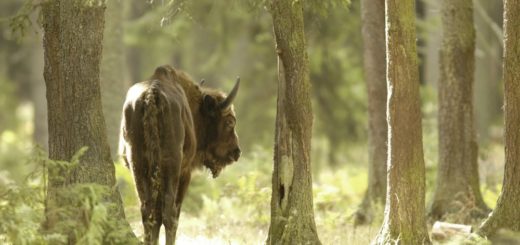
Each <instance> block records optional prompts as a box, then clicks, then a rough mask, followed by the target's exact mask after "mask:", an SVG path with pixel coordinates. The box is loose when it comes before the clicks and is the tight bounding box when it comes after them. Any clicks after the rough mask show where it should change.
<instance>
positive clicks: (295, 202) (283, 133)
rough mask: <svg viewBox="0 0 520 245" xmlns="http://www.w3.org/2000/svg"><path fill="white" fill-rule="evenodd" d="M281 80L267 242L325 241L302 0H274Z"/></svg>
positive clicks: (313, 242) (279, 80)
mask: <svg viewBox="0 0 520 245" xmlns="http://www.w3.org/2000/svg"><path fill="white" fill-rule="evenodd" d="M270 10H271V14H272V16H273V25H274V33H275V38H276V51H277V53H278V66H279V69H280V71H279V79H278V103H277V115H276V135H275V148H274V155H275V156H274V171H273V192H272V199H271V224H270V227H269V235H268V238H267V244H321V243H320V240H319V238H318V234H317V231H316V224H315V222H314V211H313V200H312V199H313V198H312V177H311V162H310V160H311V157H310V150H311V132H312V120H313V118H312V106H311V100H310V83H309V68H308V58H307V51H306V50H305V36H304V28H303V8H302V2H301V1H298V2H294V1H292V0H273V1H272V3H271V6H270Z"/></svg>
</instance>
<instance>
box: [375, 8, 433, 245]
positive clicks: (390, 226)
mask: <svg viewBox="0 0 520 245" xmlns="http://www.w3.org/2000/svg"><path fill="white" fill-rule="evenodd" d="M385 4H386V10H385V14H386V40H387V43H386V50H387V53H386V55H387V69H386V72H387V73H386V74H387V83H388V109H387V120H388V131H389V133H388V150H389V151H388V155H389V157H388V163H387V164H388V178H387V181H388V185H387V194H386V207H385V218H384V221H383V226H382V227H381V230H380V232H379V234H378V236H377V238H376V240H375V244H388V243H391V242H392V241H397V240H399V243H400V244H427V243H429V237H428V231H427V230H426V218H425V206H424V199H425V170H424V158H423V148H422V128H421V104H420V98H419V71H418V66H417V51H416V45H415V21H414V20H415V14H414V11H415V1H413V0H405V1H403V0H386V1H385Z"/></svg>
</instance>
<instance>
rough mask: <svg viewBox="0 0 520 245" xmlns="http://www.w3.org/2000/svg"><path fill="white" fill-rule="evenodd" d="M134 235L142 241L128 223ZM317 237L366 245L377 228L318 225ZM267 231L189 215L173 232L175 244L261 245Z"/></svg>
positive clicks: (137, 226) (134, 225)
mask: <svg viewBox="0 0 520 245" xmlns="http://www.w3.org/2000/svg"><path fill="white" fill-rule="evenodd" d="M131 225H132V228H133V229H134V232H135V234H136V235H137V236H138V237H140V238H141V239H142V236H143V228H142V225H141V222H140V221H134V222H132V224H131ZM317 228H318V234H319V236H320V240H321V241H322V243H323V244H345V245H348V244H369V243H370V242H371V241H372V239H373V238H374V237H375V235H376V234H377V232H378V229H379V227H377V226H376V225H372V226H360V227H354V226H352V225H350V224H347V225H343V226H338V227H335V228H334V229H329V228H328V227H325V226H323V225H318V227H317ZM267 229H268V227H266V228H265V229H258V228H257V227H251V226H243V225H242V226H240V225H234V224H232V223H228V222H226V220H222V221H221V225H220V226H215V225H208V224H204V223H202V222H201V221H200V218H197V217H193V216H190V215H184V214H182V215H181V220H180V225H179V229H178V230H177V241H176V244H181V245H184V244H197V245H198V244H208V245H209V244H211V245H230V244H232V245H235V244H237V245H238V244H240V245H241V244H244V245H245V244H247V245H249V244H251V245H255V244H259V245H260V244H265V240H266V238H267V232H268V230H267ZM164 237H165V236H164V228H161V234H160V244H164V242H165V241H164V239H165V238H164Z"/></svg>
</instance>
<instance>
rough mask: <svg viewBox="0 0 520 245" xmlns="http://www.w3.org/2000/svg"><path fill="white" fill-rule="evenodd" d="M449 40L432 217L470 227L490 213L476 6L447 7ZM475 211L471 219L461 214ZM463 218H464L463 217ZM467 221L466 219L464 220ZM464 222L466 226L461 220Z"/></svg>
mask: <svg viewBox="0 0 520 245" xmlns="http://www.w3.org/2000/svg"><path fill="white" fill-rule="evenodd" d="M442 27H443V37H442V45H441V51H440V67H441V71H440V74H441V77H440V80H439V117H438V122H439V167H438V172H437V187H436V190H435V193H434V195H433V202H432V205H431V210H430V215H431V216H432V217H433V218H434V219H435V220H438V219H446V218H449V219H455V220H450V221H452V222H462V223H465V222H469V221H470V220H464V219H471V218H478V217H483V216H484V215H486V212H485V211H486V210H488V207H487V206H486V204H485V203H484V200H483V199H482V194H481V193H480V185H479V175H478V163H477V150H478V145H477V141H476V132H475V123H474V122H475V120H474V116H473V78H474V72H475V29H474V27H473V3H472V0H444V1H443V2H442ZM466 209H469V210H470V211H471V212H472V213H470V215H469V217H468V215H455V216H453V217H451V218H450V217H447V216H445V215H449V214H457V213H460V212H462V211H463V210H466ZM458 216H461V217H458ZM464 216H465V217H464ZM461 219H463V220H461Z"/></svg>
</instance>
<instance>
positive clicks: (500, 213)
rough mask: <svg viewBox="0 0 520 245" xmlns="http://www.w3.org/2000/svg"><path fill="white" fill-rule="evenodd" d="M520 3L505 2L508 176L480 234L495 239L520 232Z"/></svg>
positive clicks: (505, 105) (506, 172)
mask: <svg viewBox="0 0 520 245" xmlns="http://www.w3.org/2000/svg"><path fill="white" fill-rule="evenodd" d="M519 26H520V1H518V0H505V1H504V68H503V71H504V72H503V76H504V95H505V98H504V111H505V132H504V135H505V155H506V159H505V160H506V163H505V173H504V182H503V186H502V192H501V193H500V197H499V198H498V202H497V206H496V207H495V209H494V210H493V212H492V213H491V216H490V217H489V218H488V219H487V220H486V221H484V223H483V224H482V226H481V227H480V231H479V233H480V234H481V235H484V236H490V235H494V234H495V232H496V231H497V230H498V229H500V228H506V229H510V230H513V231H520V222H519V220H520V209H519V208H518V207H519V205H520V148H519V146H520V130H519V129H520V108H519V105H520V69H519V67H518V64H519V63H520V29H519V28H518V27H519Z"/></svg>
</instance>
